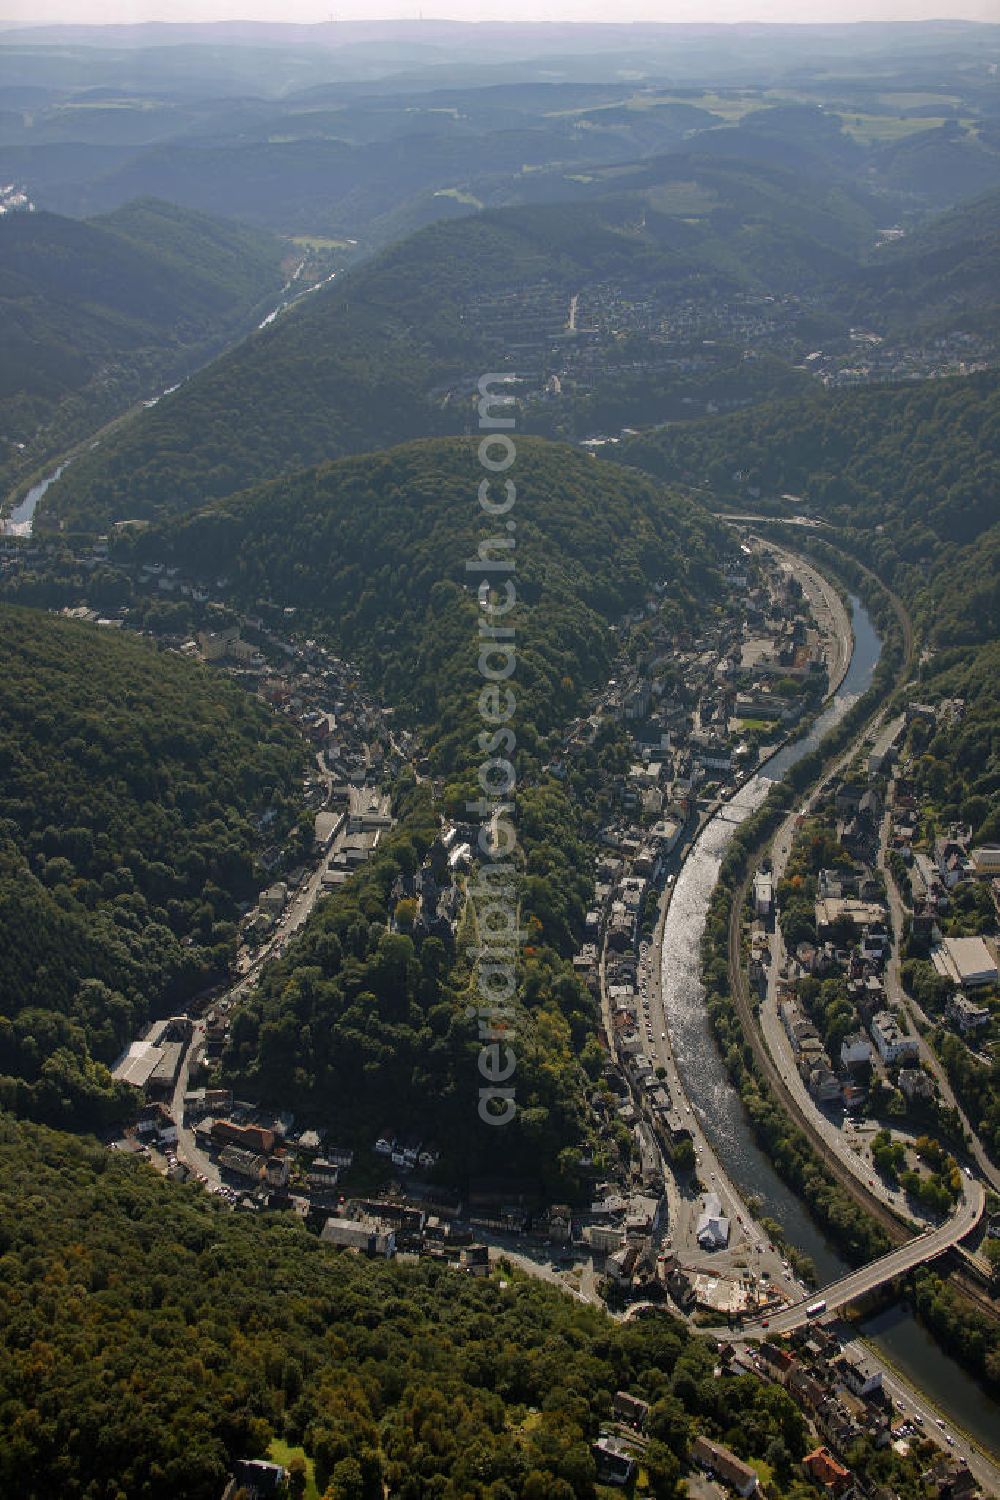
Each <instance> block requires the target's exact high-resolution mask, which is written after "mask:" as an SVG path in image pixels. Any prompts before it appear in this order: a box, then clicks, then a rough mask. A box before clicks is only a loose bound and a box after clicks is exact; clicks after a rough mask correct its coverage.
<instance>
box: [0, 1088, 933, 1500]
mask: <svg viewBox="0 0 1000 1500" xmlns="http://www.w3.org/2000/svg"><path fill="white" fill-rule="evenodd" d="M0 1164H2V1171H0V1183H2V1186H0V1251H2V1258H0V1263H2V1265H3V1272H4V1274H3V1282H2V1289H0V1327H2V1330H3V1340H2V1353H0V1393H2V1395H0V1399H2V1404H3V1409H4V1413H5V1417H4V1427H5V1433H6V1441H5V1443H4V1445H3V1449H2V1453H0V1489H2V1490H3V1492H4V1493H5V1494H12V1495H13V1494H17V1495H18V1496H19V1497H20V1500H49V1497H50V1496H52V1495H53V1494H56V1493H58V1494H60V1495H64V1496H79V1497H81V1500H83V1497H93V1500H96V1497H97V1496H107V1497H114V1500H126V1497H128V1500H132V1497H133V1496H139V1495H142V1496H145V1497H147V1500H176V1497H177V1496H179V1495H183V1496H184V1497H185V1500H218V1496H219V1495H220V1494H221V1493H222V1489H223V1488H224V1485H225V1481H226V1476H227V1473H228V1471H229V1468H230V1465H231V1462H232V1460H233V1459H234V1458H236V1457H243V1456H263V1455H265V1454H266V1453H267V1451H268V1448H269V1445H270V1443H271V1441H272V1440H273V1439H274V1438H279V1439H281V1440H283V1441H284V1442H287V1443H290V1444H292V1445H293V1446H294V1447H304V1449H305V1453H306V1454H307V1456H308V1457H309V1458H310V1459H311V1460H312V1461H313V1462H314V1463H315V1471H316V1479H317V1482H318V1484H319V1487H320V1489H321V1490H322V1491H325V1492H326V1494H327V1495H328V1496H329V1497H330V1500H381V1497H382V1495H383V1494H384V1493H385V1492H386V1490H388V1491H389V1492H391V1493H392V1494H393V1495H398V1496H400V1497H401V1500H421V1497H426V1496H430V1495H435V1496H440V1497H441V1500H458V1497H459V1496H463V1497H471V1500H594V1497H595V1496H596V1494H597V1489H596V1485H595V1480H596V1472H595V1468H594V1461H593V1458H592V1456H591V1453H590V1443H591V1442H592V1441H593V1439H594V1438H595V1437H596V1436H597V1434H598V1431H599V1430H600V1424H601V1423H602V1422H605V1423H606V1422H607V1421H608V1420H609V1418H610V1415H611V1401H612V1397H613V1395H614V1393H615V1391H616V1390H619V1389H626V1390H629V1391H631V1392H633V1393H634V1394H635V1395H638V1396H642V1397H644V1398H645V1399H646V1400H648V1401H649V1402H651V1403H652V1406H651V1411H650V1415H649V1419H648V1423H647V1436H648V1442H647V1444H646V1446H645V1447H644V1450H643V1458H642V1462H643V1467H644V1468H645V1470H646V1474H647V1478H648V1482H649V1493H650V1494H651V1495H653V1496H655V1497H657V1500H675V1497H676V1496H677V1495H678V1494H680V1493H681V1490H680V1487H679V1484H678V1481H679V1480H680V1479H681V1476H682V1475H683V1474H684V1472H685V1471H686V1469H687V1467H688V1459H687V1453H688V1448H689V1445H690V1442H691V1439H692V1437H693V1436H694V1434H695V1433H697V1432H704V1433H707V1434H709V1435H712V1436H715V1437H717V1438H718V1439H719V1440H721V1441H722V1442H724V1443H726V1444H728V1445H730V1446H731V1447H732V1448H733V1449H735V1451H736V1452H737V1453H739V1454H741V1455H743V1456H744V1457H749V1458H754V1459H759V1460H762V1461H763V1462H765V1463H766V1464H767V1465H768V1468H769V1470H770V1471H771V1472H772V1475H773V1478H772V1480H771V1481H770V1482H769V1490H770V1492H771V1493H773V1494H775V1495H776V1496H779V1497H785V1496H795V1497H799V1496H808V1495H809V1494H811V1493H814V1492H813V1491H812V1490H811V1488H810V1487H809V1486H808V1485H807V1484H806V1483H805V1482H804V1481H803V1479H802V1478H801V1471H799V1470H798V1468H797V1462H798V1460H799V1459H800V1458H801V1457H802V1455H803V1454H804V1453H805V1452H806V1449H807V1445H808V1442H809V1439H808V1435H807V1430H806V1427H805V1423H804V1420H803V1418H802V1416H801V1414H800V1412H799V1411H798V1409H797V1408H796V1406H795V1405H794V1403H793V1402H792V1400H791V1398H790V1397H789V1396H788V1395H786V1393H785V1392H784V1391H783V1390H781V1388H780V1387H779V1386H777V1385H774V1384H770V1383H767V1382H763V1381H759V1380H757V1379H755V1378H754V1377H751V1376H739V1375H736V1376H725V1377H722V1378H720V1376H719V1373H718V1370H717V1368H716V1364H717V1352H716V1347H715V1345H714V1344H713V1343H710V1342H708V1341H705V1340H702V1339H699V1338H697V1337H695V1336H693V1335H692V1334H691V1333H690V1332H689V1331H688V1330H687V1329H686V1328H685V1326H684V1325H683V1324H681V1323H679V1322H677V1321H675V1320H674V1319H672V1318H671V1317H670V1316H669V1314H666V1313H663V1314H661V1315H659V1316H658V1317H657V1318H656V1319H655V1320H645V1321H637V1322H633V1323H627V1324H624V1323H613V1322H612V1321H611V1320H610V1319H609V1318H608V1317H607V1316H606V1315H605V1314H604V1313H602V1312H598V1311H597V1310H595V1309H592V1308H586V1307H581V1306H580V1305H579V1304H577V1303H574V1302H573V1301H572V1299H570V1298H568V1297H566V1296H565V1295H564V1294H563V1293H562V1292H560V1291H558V1290H556V1289H553V1288H549V1287H545V1286H543V1285H541V1284H539V1283H538V1282H537V1281H528V1280H524V1279H521V1278H519V1277H517V1276H516V1274H514V1273H508V1280H507V1281H506V1282H501V1281H500V1280H499V1279H498V1278H494V1279H492V1280H490V1281H476V1280H474V1279H471V1278H468V1277H460V1276H458V1275H456V1273H455V1272H454V1271H451V1270H448V1269H445V1268H442V1267H439V1266H430V1265H426V1264H424V1265H421V1266H412V1267H405V1268H404V1267H398V1266H393V1265H388V1264H386V1263H384V1262H382V1263H378V1262H371V1261H367V1260H364V1259H360V1258H356V1257H354V1256H351V1255H347V1254H343V1253H340V1254H338V1253H337V1252H336V1251H333V1250H331V1249H329V1247H327V1246H326V1245H324V1244H323V1243H322V1242H321V1241H320V1240H318V1239H316V1238H315V1237H313V1236H312V1235H310V1234H308V1233H307V1232H306V1230H305V1229H304V1228H303V1227H302V1226H301V1224H300V1223H298V1222H297V1221H295V1220H294V1219H293V1218H292V1217H291V1216H283V1215H282V1216H273V1217H270V1218H267V1219H256V1218H253V1217H245V1216H242V1215H238V1214H237V1215H233V1214H230V1213H228V1212H226V1211H225V1210H223V1209H222V1208H221V1207H219V1206H218V1205H217V1204H216V1203H214V1202H213V1201H212V1200H211V1199H210V1198H207V1197H206V1196H205V1195H204V1194H203V1193H202V1192H201V1191H200V1190H199V1189H196V1188H190V1187H180V1186H177V1185H175V1184H172V1183H169V1182H166V1181H164V1180H163V1179H162V1178H160V1177H159V1176H158V1175H157V1174H156V1173H154V1172H152V1171H150V1170H149V1168H148V1167H146V1166H145V1165H143V1164H142V1163H141V1162H136V1161H135V1160H129V1159H126V1158H124V1157H123V1156H120V1155H115V1154H109V1153H108V1152H107V1151H105V1150H104V1149H103V1148H99V1147H97V1146H96V1145H94V1144H93V1143H88V1142H86V1141H81V1140H75V1139H72V1138H71V1137H68V1136H66V1135H63V1134H60V1133H57V1132H53V1131H49V1130H45V1129H42V1128H40V1127H37V1126H29V1125H24V1124H21V1125H13V1124H11V1123H10V1122H9V1121H8V1120H7V1119H5V1118H0ZM856 1466H857V1467H859V1468H860V1469H861V1471H862V1472H863V1473H864V1474H865V1475H866V1476H867V1477H868V1478H869V1479H870V1480H872V1481H873V1482H883V1483H885V1482H888V1483H891V1486H892V1488H893V1490H894V1491H895V1492H896V1493H897V1494H899V1495H900V1496H901V1497H902V1500H919V1497H921V1496H922V1494H923V1491H922V1489H921V1487H920V1482H919V1474H920V1472H921V1469H922V1468H923V1463H922V1462H921V1458H920V1456H919V1455H918V1454H917V1453H911V1455H910V1456H909V1458H906V1459H900V1458H898V1457H897V1456H896V1455H895V1454H893V1453H892V1452H891V1451H890V1450H887V1451H885V1452H882V1453H876V1452H875V1451H874V1450H873V1449H872V1448H871V1447H870V1446H869V1445H866V1444H864V1445H860V1446H859V1448H858V1450H857V1457H856Z"/></svg>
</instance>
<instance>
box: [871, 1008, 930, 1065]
mask: <svg viewBox="0 0 1000 1500" xmlns="http://www.w3.org/2000/svg"><path fill="white" fill-rule="evenodd" d="M871 1034H872V1041H873V1042H874V1043H875V1046H876V1047H877V1048H878V1055H879V1057H880V1058H881V1059H882V1061H883V1062H884V1063H885V1065H886V1067H892V1066H894V1065H895V1064H896V1063H913V1062H916V1061H917V1057H918V1055H919V1046H918V1043H917V1039H916V1037H915V1036H910V1035H909V1034H908V1033H907V1032H905V1031H903V1030H902V1029H901V1027H900V1025H899V1022H898V1021H897V1020H896V1017H895V1016H894V1015H893V1013H892V1011H891V1010H880V1011H879V1012H878V1014H877V1015H875V1016H873V1017H872V1024H871Z"/></svg>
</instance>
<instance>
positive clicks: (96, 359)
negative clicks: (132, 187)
mask: <svg viewBox="0 0 1000 1500" xmlns="http://www.w3.org/2000/svg"><path fill="white" fill-rule="evenodd" d="M283 254H284V251H283V249H282V246H281V244H280V242H279V241H278V240H277V239H275V238H274V237H273V236H271V235H269V234H263V233H260V232H258V231H255V230H251V229H247V228H245V227H243V226H241V225H238V224H230V223H226V222H225V221H223V220H219V219H216V218H209V217H207V216H205V215H204V214H200V213H194V212H191V211H188V210H184V209H179V208H177V207H175V206H174V205H173V204H169V203H161V202H157V201H155V200H152V199H148V198H144V199H142V200H140V201H137V202H134V203H128V204H126V205H124V206H123V207H121V208H118V209H116V211H115V212H114V213H112V214H108V215H107V216H106V217H104V218H100V219H91V220H87V221H81V220H77V219H65V218H60V217H59V216H57V215H56V214H51V213H34V214H27V213H18V214H10V215H8V216H7V217H5V218H4V219H3V220H2V222H0V319H2V321H3V329H4V338H3V348H2V352H0V479H2V481H3V482H4V484H7V483H9V482H10V481H11V480H12V479H13V478H14V477H15V476H16V475H17V473H18V472H19V470H22V469H23V468H24V467H25V466H28V467H30V466H31V464H32V463H33V462H34V463H37V462H38V461H39V460H40V459H41V458H42V457H44V456H45V454H46V453H48V452H50V451H51V450H52V449H53V448H55V447H57V446H58V447H65V446H66V445H67V444H69V443H70V442H73V441H75V440H76V439H78V438H80V437H84V436H87V435H88V434H89V433H90V432H92V431H93V430H94V428H96V427H97V426H99V425H100V424H101V422H103V421H105V420H107V419H108V418H109V417H111V416H113V415H115V414H116V413H117V412H119V411H121V410H123V409H124V408H125V407H126V406H128V405H129V404H130V403H131V402H132V401H135V400H136V399H138V398H139V397H140V396H148V395H150V394H151V393H152V391H153V390H154V389H155V387H156V383H157V382H158V381H160V380H166V379H169V378H175V379H176V378H179V377H180V376H181V375H182V374H185V373H187V372H188V371H189V370H191V369H192V368H195V367H196V366H197V365H198V363H199V362H201V361H203V360H204V359H206V358H208V356H209V355H210V354H212V353H213V352H214V351H215V350H216V349H217V348H218V347H219V345H220V343H221V342H222V341H223V340H225V339H227V338H231V337H234V336H236V335H238V334H240V333H242V332H243V331H244V330H245V329H246V328H247V326H248V324H249V321H250V318H251V315H252V314H253V312H254V311H255V309H257V308H259V307H260V306H262V304H263V301H264V299H265V298H267V297H274V296H276V294H277V292H278V289H279V287H280V285H281V275H280V262H281V258H282V255H283ZM17 444H21V445H23V448H19V447H17V446H16V445H17Z"/></svg>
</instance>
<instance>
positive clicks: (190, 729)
mask: <svg viewBox="0 0 1000 1500" xmlns="http://www.w3.org/2000/svg"><path fill="white" fill-rule="evenodd" d="M0 639H2V642H3V659H4V670H3V674H2V676H0V1074H2V1075H3V1091H4V1092H3V1097H4V1101H5V1103H6V1104H7V1105H8V1106H12V1107H16V1108H18V1109H20V1110H22V1111H24V1112H27V1113H33V1114H35V1115H37V1116H40V1117H41V1118H44V1119H48V1120H52V1121H54V1122H59V1123H66V1124H73V1125H76V1126H80V1125H82V1126H88V1125H90V1126H93V1125H96V1124H97V1123H99V1121H100V1120H101V1119H102V1118H104V1115H105V1113H106V1110H107V1109H109V1108H110V1107H111V1102H112V1092H111V1089H110V1082H109V1078H108V1075H107V1073H106V1072H104V1071H103V1069H102V1067H101V1066H100V1065H107V1064H109V1063H111V1062H113V1061H114V1060H115V1058H116V1057H117V1055H118V1053H119V1052H120V1051H121V1050H122V1047H123V1046H124V1044H125V1043H126V1042H127V1041H128V1040H129V1039H130V1038H131V1037H132V1036H133V1035H134V1034H135V1032H136V1031H137V1029H138V1028H139V1026H140V1025H141V1024H142V1023H143V1022H144V1021H145V1020H147V1019H148V1018H149V1017H150V1016H152V1015H156V1014H164V1013H167V1014H169V1011H170V1009H171V1007H174V1006H178V1005H180V1004H182V1003H183V1002H184V1001H186V1000H187V999H188V998H189V997H190V996H191V995H192V994H193V993H194V992H196V991H197V990H198V989H200V988H202V987H203V986H204V985H205V984H207V983H209V982H211V981H213V980H216V979H218V978H219V977H220V976H221V975H223V974H224V973H225V972H226V970H227V967H228V964H229V961H230V959H231V957H232V955H233V952H234V943H235V935H236V926H235V919H236V917H237V915H238V907H239V903H240V902H241V901H246V900H249V899H251V898H252V896H253V894H254V892H255V891H256V889H257V888H258V886H259V884H260V877H259V872H255V868H254V851H255V849H258V848H260V846H261V843H262V837H261V834H260V832H259V831H258V822H257V820H258V819H259V818H260V817H261V815H263V814H265V813H268V812H270V811H271V810H273V813H274V815H275V816H274V819H273V826H272V828H271V829H270V830H269V834H268V837H269V838H274V837H279V838H280V837H281V836H283V835H284V834H285V833H287V830H288V829H289V827H290V826H291V824H292V823H293V821H294V819H295V815H296V812H297V805H296V797H297V793H298V791H299V779H300V776H301V768H302V765H303V754H302V750H301V747H300V744H299V742H298V741H297V739H296V737H295V736H294V734H293V732H292V731H291V730H290V729H289V728H287V727H286V726H284V725H282V724H281V723H280V722H278V721H276V720H275V719H274V718H273V717H271V716H270V715H269V714H267V713H266V712H265V711H264V710H263V708H261V707H260V706H259V705H258V704H256V703H254V702H253V701H252V700H251V699H250V698H248V697H247V696H246V694H245V693H244V692H243V691H242V690H241V689H238V688H236V687H234V686H232V685H231V684H229V683H227V682H225V681H224V680H222V679H220V678H219V677H217V676H213V675H212V674H210V673H209V672H207V671H205V670H204V669H202V668H200V667H198V666H194V665H192V664H191V663H189V662H186V661H182V660H181V659H180V658H179V657H176V656H169V655H164V654H158V653H157V652H156V651H155V650H153V649H152V648H150V647H149V646H147V645H146V644H145V643H143V642H140V641H136V640H131V639H128V638H123V637H122V636H121V635H119V634H118V633H117V632H113V631H104V630H98V629H95V628H94V627H92V626H81V625H78V624H75V623H73V622H70V621H63V620H56V619H53V618H51V617H48V616H45V615H41V614H35V613H33V612H31V611H28V610H20V609H12V608H9V607H7V606H4V607H3V609H2V610H0Z"/></svg>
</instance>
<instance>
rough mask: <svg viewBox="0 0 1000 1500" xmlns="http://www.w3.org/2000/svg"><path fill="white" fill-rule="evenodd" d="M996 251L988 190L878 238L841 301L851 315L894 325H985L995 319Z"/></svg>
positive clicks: (995, 199)
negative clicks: (907, 230) (888, 238)
mask: <svg viewBox="0 0 1000 1500" xmlns="http://www.w3.org/2000/svg"><path fill="white" fill-rule="evenodd" d="M998 258H1000V192H997V191H994V192H991V193H986V194H984V195H983V196H982V197H981V198H975V199H973V201H972V202H971V203H963V204H961V205H960V206H959V207H958V208H954V209H951V210H950V211H949V212H948V213H944V214H941V215H940V216H939V217H938V218H935V219H932V220H931V221H930V223H929V224H926V225H924V226H923V227H922V228H920V229H919V230H917V231H916V232H915V233H914V234H912V235H908V236H906V237H905V238H904V239H902V240H896V241H895V242H892V243H890V244H886V245H882V246H880V247H879V249H878V250H877V251H876V252H875V253H874V255H873V256H872V258H871V263H870V264H869V265H867V266H866V267H865V268H864V270H863V271H861V272H860V273H859V274H858V275H857V276H855V277H854V278H853V279H852V281H851V282H849V284H848V289H847V292H846V294H845V301H846V304H847V305H848V307H849V309H850V312H851V314H852V317H853V318H854V319H856V320H858V321H861V320H864V319H872V320H874V322H875V324H876V326H877V327H879V328H881V329H892V330H893V331H895V332H899V331H900V330H901V329H904V330H905V329H909V330H918V331H919V332H920V333H922V334H923V335H924V336H925V337H932V336H933V335H934V334H936V333H938V332H940V331H951V330H953V329H956V328H960V329H962V330H963V331H964V332H966V333H984V332H987V331H992V330H995V329H996V327H997V325H998V321H1000V305H998V293H997V277H996V267H997V260H998Z"/></svg>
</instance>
